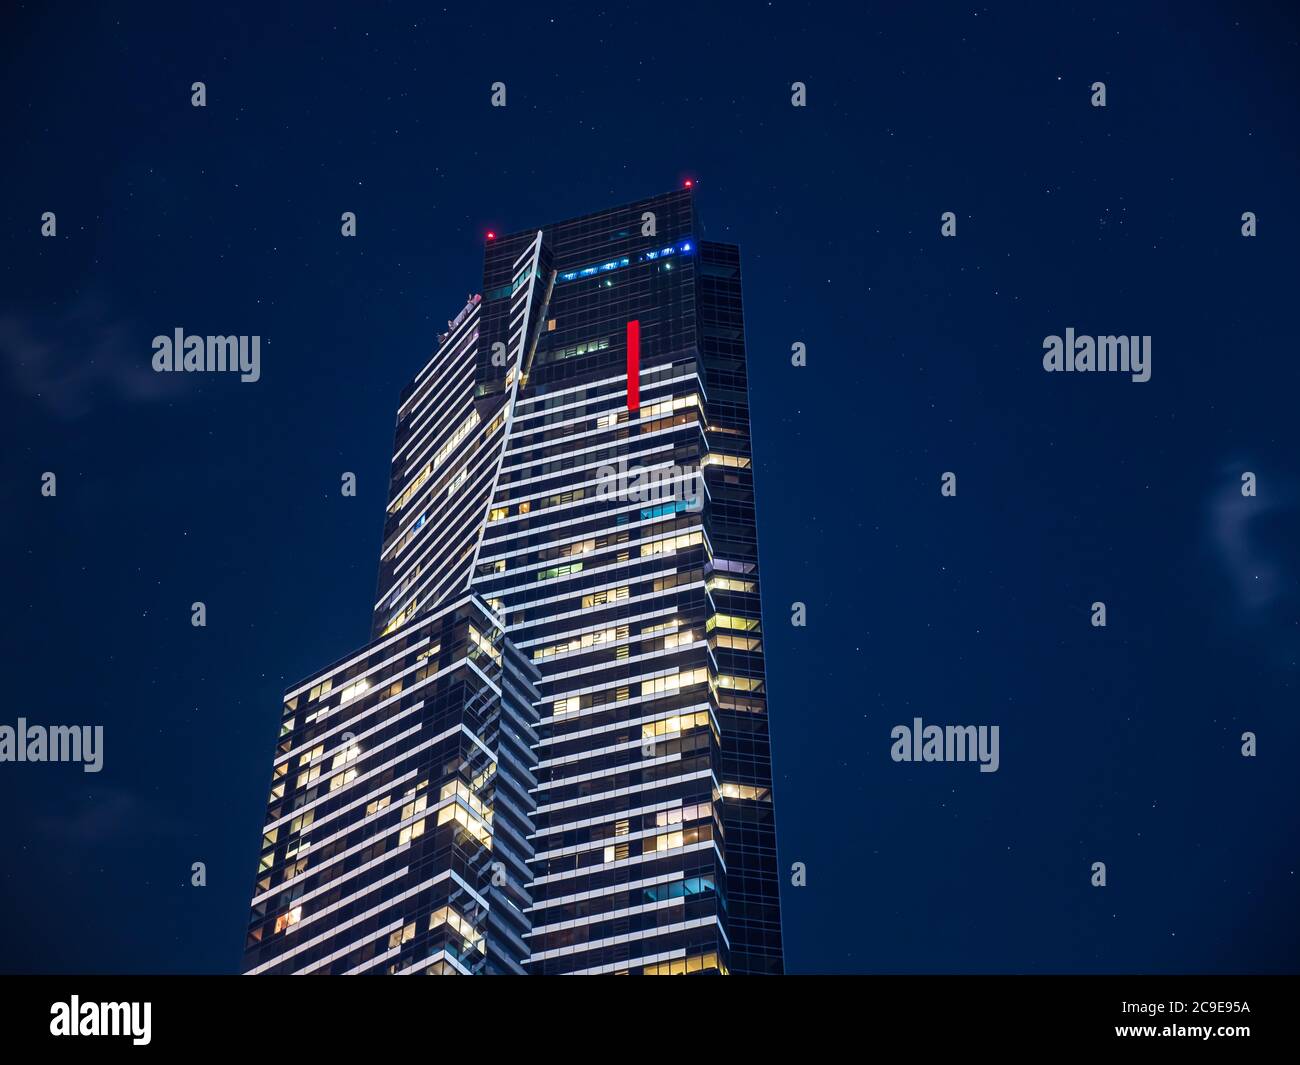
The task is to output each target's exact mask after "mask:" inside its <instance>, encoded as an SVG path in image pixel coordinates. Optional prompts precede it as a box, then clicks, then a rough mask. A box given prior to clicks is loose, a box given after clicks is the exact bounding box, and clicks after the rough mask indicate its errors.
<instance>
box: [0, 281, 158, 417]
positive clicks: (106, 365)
mask: <svg viewBox="0 0 1300 1065" xmlns="http://www.w3.org/2000/svg"><path fill="white" fill-rule="evenodd" d="M141 335H142V334H141V333H140V331H139V330H137V329H134V328H132V327H131V326H130V325H129V324H127V323H126V322H123V321H122V320H120V319H118V318H116V317H114V315H113V314H112V312H111V310H110V305H109V301H108V300H106V299H105V298H104V297H102V296H99V295H89V296H83V297H80V298H78V299H77V300H76V301H75V302H74V303H72V304H71V306H70V307H69V308H68V309H67V310H65V311H62V312H55V313H52V314H50V315H48V316H44V317H37V316H34V315H30V314H20V313H17V312H13V311H6V312H3V313H0V362H2V363H3V365H4V367H5V370H6V372H7V373H8V375H9V377H10V379H11V380H12V382H13V385H14V387H15V389H16V390H17V391H18V392H19V393H20V394H22V395H25V396H28V397H30V398H31V399H34V400H36V401H37V402H39V403H41V404H42V405H43V406H44V407H45V408H46V409H47V410H49V411H50V412H51V413H52V414H54V415H55V416H56V417H58V418H61V419H63V420H65V421H71V420H74V419H77V418H81V417H84V416H85V415H87V414H89V413H90V412H91V411H92V410H94V409H96V408H97V407H100V406H107V405H111V404H114V403H151V402H155V401H158V400H163V399H168V398H171V397H172V396H175V395H177V394H178V393H180V392H182V391H183V390H184V384H183V382H182V381H181V380H180V375H177V374H159V373H154V372H153V369H152V367H151V365H150V361H149V360H150V357H151V354H152V351H151V348H150V346H149V342H148V338H146V339H145V340H144V341H142V340H141Z"/></svg>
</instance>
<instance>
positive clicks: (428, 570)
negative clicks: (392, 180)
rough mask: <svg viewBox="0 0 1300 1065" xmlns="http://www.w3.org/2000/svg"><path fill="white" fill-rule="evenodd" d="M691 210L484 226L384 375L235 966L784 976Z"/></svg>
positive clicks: (723, 389) (720, 284) (758, 732)
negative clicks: (357, 561) (375, 457)
mask: <svg viewBox="0 0 1300 1065" xmlns="http://www.w3.org/2000/svg"><path fill="white" fill-rule="evenodd" d="M699 234H700V227H699V224H698V221H697V218H696V215H695V204H694V194H693V192H692V191H690V190H681V191H679V192H674V193H669V194H666V195H662V196H656V197H653V198H651V199H648V200H644V201H640V202H638V203H634V204H630V205H627V206H624V207H619V208H615V209H612V210H606V211H601V212H598V213H596V214H592V215H587V216H584V217H582V218H577V219H573V220H571V221H567V222H562V223H557V224H554V225H547V226H543V227H542V228H541V229H531V230H526V231H523V232H521V233H517V234H514V235H510V236H505V237H502V238H500V239H497V240H493V241H490V242H489V243H488V245H487V250H486V254H485V261H484V279H483V289H482V294H481V296H478V297H474V298H471V300H470V301H469V302H468V303H467V304H466V305H465V307H464V309H463V310H462V311H461V312H460V313H459V314H458V315H457V316H456V318H455V319H454V320H453V321H451V322H449V323H448V332H447V333H446V334H445V335H444V336H442V337H440V338H439V341H440V342H439V346H438V349H437V351H436V353H435V354H434V356H433V358H432V359H431V360H430V362H429V363H428V364H427V365H426V366H425V367H424V368H423V369H422V370H421V371H420V373H419V374H417V376H416V377H415V379H414V381H413V382H412V383H411V385H410V386H408V388H407V389H406V390H405V391H404V393H403V396H402V400H401V406H400V408H399V411H398V427H397V436H396V443H395V447H394V459H393V467H392V479H391V486H390V494H389V499H390V502H389V505H388V518H387V523H386V525H385V530H384V545H383V550H382V554H381V562H380V577H379V591H378V600H377V602H376V604H375V608H374V621H373V633H372V635H373V638H374V642H373V643H372V644H371V645H369V646H368V647H367V648H365V649H363V650H362V651H360V652H358V653H357V654H355V655H353V656H350V657H349V658H348V659H346V660H345V661H343V662H341V663H339V664H337V665H336V666H334V667H331V669H330V670H329V671H326V672H325V673H322V674H321V675H319V676H318V677H314V678H312V679H311V680H310V681H308V682H305V683H304V684H303V685H299V686H296V687H295V688H294V689H293V690H292V691H290V692H289V693H288V694H287V697H286V703H285V707H286V709H285V723H284V726H283V729H282V738H281V742H280V747H279V748H278V751H277V756H276V769H275V777H274V778H273V790H272V793H271V800H270V810H269V812H268V818H267V824H266V832H265V836H264V854H263V858H262V865H261V868H260V869H259V879H258V883H257V888H256V891H255V896H254V911H253V921H252V924H251V926H250V933H249V945H248V957H247V965H246V968H247V969H248V970H250V971H275V972H296V971H320V972H361V971H366V972H374V971H381V972H382V971H393V972H425V971H436V972H446V971H455V972H477V971H491V972H517V971H520V969H522V970H524V971H527V972H531V973H548V974H549V973H623V972H627V973H633V974H635V973H647V974H672V973H679V972H681V973H694V972H702V973H707V972H737V973H739V972H753V973H779V972H781V971H782V953H781V938H780V911H779V896H778V881H777V867H776V845H775V827H774V819H773V805H772V786H771V760H770V744H769V737H768V723H767V699H766V688H765V680H764V669H763V651H762V646H763V644H762V639H763V636H762V622H761V611H760V607H759V602H760V601H759V567H758V551H757V541H756V535H755V518H754V491H753V471H752V466H751V451H750V432H749V407H748V394H747V379H746V372H745V348H744V322H743V317H742V309H741V288H740V259H739V253H738V250H737V249H736V248H735V247H734V246H731V245H725V244H717V243H712V242H708V241H703V240H701V239H700V236H699ZM380 803H382V804H383V805H382V806H381V805H379V804H380ZM399 813H400V815H401V816H400V817H399V816H397V815H398V814H399ZM416 825H419V826H421V827H420V834H419V835H415V834H413V831H412V830H413V828H414V826H416Z"/></svg>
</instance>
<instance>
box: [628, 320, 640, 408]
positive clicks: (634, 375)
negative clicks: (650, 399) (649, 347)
mask: <svg viewBox="0 0 1300 1065" xmlns="http://www.w3.org/2000/svg"><path fill="white" fill-rule="evenodd" d="M640 408H641V323H640V322H638V321H632V322H628V323H627V409H628V410H639V409H640Z"/></svg>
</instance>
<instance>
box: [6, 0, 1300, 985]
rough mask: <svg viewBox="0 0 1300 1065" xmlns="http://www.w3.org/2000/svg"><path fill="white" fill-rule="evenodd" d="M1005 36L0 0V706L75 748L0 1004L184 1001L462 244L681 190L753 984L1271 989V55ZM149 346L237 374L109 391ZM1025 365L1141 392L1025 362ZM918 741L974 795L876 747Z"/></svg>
mask: <svg viewBox="0 0 1300 1065" xmlns="http://www.w3.org/2000/svg"><path fill="white" fill-rule="evenodd" d="M372 6H373V7H374V9H373V10H371V7H372ZM1062 6H1063V5H1056V4H1052V5H1029V4H1026V5H1015V6H1011V7H1007V6H1001V5H999V6H996V7H989V8H985V7H982V6H978V7H973V6H971V5H962V6H956V5H954V6H935V5H920V4H917V5H902V4H894V5H882V6H881V7H880V8H873V9H867V8H865V7H864V6H863V5H857V4H854V5H849V4H834V5H832V4H823V5H806V4H793V3H780V2H778V3H770V4H763V3H754V4H746V5H736V6H735V7H734V8H732V9H731V10H729V11H727V12H726V13H723V12H722V11H721V8H720V7H717V6H715V5H703V4H653V5H650V4H644V5H636V9H635V10H625V9H623V8H622V7H621V6H620V7H619V8H609V9H605V10H601V9H600V8H598V7H593V6H590V5H586V6H582V7H577V6H575V7H572V8H570V7H568V6H565V7H564V8H563V9H558V8H550V9H549V10H548V5H539V4H524V5H517V10H516V9H515V6H514V5H492V6H489V7H487V8H484V7H482V6H480V5H462V6H457V7H452V8H449V9H440V8H436V7H426V6H425V5H411V6H409V7H408V6H406V5H382V6H380V5H365V10H364V11H359V10H355V9H354V7H355V6H354V5H342V4H340V5H333V4H328V3H323V4H312V5H303V6H302V7H295V8H283V7H280V6H279V5H276V4H260V5H257V6H256V7H250V8H249V12H248V14H247V15H240V16H238V17H237V16H235V15H231V14H227V13H225V12H224V11H221V10H218V9H219V8H221V7H224V5H204V7H205V10H203V11H201V12H188V13H181V12H178V11H176V10H174V5H162V4H157V5H154V4H143V3H141V4H129V5H127V4H123V5H113V6H109V5H104V6H100V5H96V6H95V7H93V8H78V7H64V6H61V5H47V4H33V3H27V4H19V5H13V6H11V7H10V8H9V10H8V11H7V13H6V15H5V16H4V20H5V21H4V23H3V32H2V33H0V50H2V51H3V64H2V65H0V69H2V73H0V78H2V79H3V84H2V86H0V88H2V93H0V95H2V96H3V99H4V108H3V115H2V117H0V132H2V137H3V140H2V143H3V145H4V152H3V158H4V161H3V165H2V166H0V189H2V191H3V195H2V196H0V252H2V254H0V269H2V271H3V273H2V274H0V277H2V279H3V281H2V284H0V380H2V381H3V388H4V395H5V400H4V408H3V410H4V418H3V426H4V440H5V442H4V446H3V457H4V502H5V513H4V517H5V520H4V521H3V523H0V530H2V531H0V535H2V536H3V541H2V543H0V547H2V548H3V553H2V555H0V557H3V559H4V570H5V579H4V595H3V607H4V610H3V617H4V622H5V624H4V629H5V637H4V640H3V647H4V658H5V670H4V677H5V688H6V692H7V695H8V698H7V699H6V700H5V706H6V709H5V710H4V712H3V714H0V724H8V725H11V726H12V725H14V724H15V722H16V720H17V719H18V718H19V717H25V718H27V719H28V721H29V722H31V723H34V724H45V725H50V724H101V725H103V726H104V729H105V741H104V743H105V750H104V769H103V771H102V772H100V773H99V774H97V775H92V774H86V773H83V772H82V771H81V769H80V767H79V766H75V765H66V764H64V765H32V764H21V765H18V764H0V803H2V804H3V805H2V806H0V809H2V810H3V816H2V817H0V870H2V872H3V877H2V879H0V884H2V889H3V898H2V899H0V967H2V968H3V969H4V970H6V971H57V972H67V971H92V972H100V971H128V972H141V971H162V972H233V971H235V970H236V969H237V967H238V964H239V959H240V955H241V951H242V946H243V937H244V930H245V926H246V918H247V905H248V899H249V896H250V892H251V887H252V882H253V877H254V872H255V866H256V861H257V854H258V842H259V833H260V828H261V823H262V815H263V810H264V800H265V798H266V792H267V788H268V780H269V774H270V766H271V757H272V749H273V745H274V742H275V736H276V731H277V724H278V719H279V709H280V694H281V692H282V690H283V689H284V688H285V687H286V686H287V685H289V684H291V683H293V682H295V681H297V680H298V679H300V678H302V677H303V676H305V675H307V674H308V673H310V672H311V671H313V670H316V669H318V668H320V667H322V666H324V665H326V664H328V663H329V662H332V661H334V660H335V659H337V658H339V657H340V656H342V655H344V654H345V653H347V652H349V651H351V650H353V649H354V648H356V647H358V646H360V645H362V644H363V643H364V642H365V641H366V639H367V635H368V629H369V622H370V607H371V604H372V602H373V598H374V590H375V577H376V564H377V558H378V551H379V544H380V534H381V530H382V525H383V517H384V502H385V491H386V481H387V474H388V462H389V458H390V444H391V441H392V433H393V423H394V418H395V413H396V408H397V402H398V394H399V391H400V389H401V387H402V386H403V384H405V383H406V381H407V380H409V379H410V378H411V377H412V376H413V374H414V373H415V372H416V371H417V370H418V369H419V368H420V367H421V366H422V365H423V363H424V361H425V360H426V359H427V358H428V357H429V354H430V353H431V351H432V347H433V345H434V343H435V335H436V334H437V333H438V332H439V331H442V330H444V329H445V328H446V321H447V319H448V318H450V317H452V316H453V315H455V314H456V312H457V311H459V309H460V308H461V306H462V305H463V304H464V302H465V296H466V294H467V293H469V292H473V291H477V289H478V286H479V280H480V277H481V264H482V244H483V239H484V234H485V232H486V231H487V230H489V229H497V230H502V231H513V230H517V229H521V228H523V227H526V226H532V225H538V224H541V223H544V222H547V221H551V220H556V219H562V218H567V217H572V216H575V215H579V214H584V213H587V212H590V211H594V210H598V209H600V208H603V207H606V206H613V205H616V204H620V203H624V202H629V201H632V200H635V199H638V198H641V197H645V196H648V195H652V194H654V193H657V192H661V191H666V190H668V189H671V188H676V187H678V186H679V185H680V184H681V183H682V182H683V181H684V180H685V179H687V178H692V179H697V180H698V182H699V190H698V197H697V202H698V206H699V210H700V213H701V216H702V219H703V224H704V230H703V232H702V233H700V234H698V235H699V236H702V237H707V238H712V239H716V240H723V241H732V242H735V243H737V244H739V245H740V246H741V250H742V261H743V269H744V283H745V303H746V317H747V337H748V351H749V365H750V389H751V402H752V416H753V433H754V451H755V455H756V468H757V493H758V508H759V533H760V545H761V552H762V565H763V571H762V572H763V580H764V592H765V594H764V608H765V625H764V629H765V633H766V648H767V666H768V679H769V691H770V705H771V715H772V728H773V737H774V739H773V757H774V760H775V783H776V800H777V819H778V833H779V846H780V852H781V855H780V857H781V868H782V869H783V870H786V871H787V873H786V874H785V875H784V876H783V880H784V885H785V886H784V888H783V911H784V931H785V944H786V959H787V967H788V969H789V970H790V971H792V972H1074V971H1082V972H1199V971H1212V972H1242V971H1265V972H1275V971H1294V970H1296V969H1297V960H1298V959H1300V907H1298V906H1297V899H1298V898H1300V854H1298V853H1297V850H1298V845H1300V832H1298V829H1300V809H1298V808H1297V798H1298V797H1300V789H1297V786H1296V780H1297V772H1296V768H1295V766H1294V764H1293V763H1294V760H1295V758H1296V756H1297V752H1300V727H1298V726H1297V657H1298V655H1300V587H1298V585H1297V580H1298V578H1300V551H1298V550H1297V544H1298V543H1300V470H1298V469H1297V460H1298V459H1300V418H1298V417H1297V414H1296V395H1297V393H1296V387H1297V383H1298V379H1300V373H1298V371H1297V366H1296V343H1295V322H1296V314H1295V308H1296V293H1297V269H1296V248H1297V240H1298V238H1300V216H1298V212H1300V199H1298V198H1297V193H1298V190H1300V159H1298V151H1300V123H1298V122H1297V118H1298V115H1297V111H1298V109H1300V92H1297V82H1298V81H1300V78H1298V77H1297V70H1300V62H1298V60H1300V48H1298V46H1297V39H1298V33H1297V16H1296V14H1295V12H1294V11H1293V10H1289V9H1288V6H1287V5H1284V4H1278V5H1276V6H1272V5H1266V4H1252V5H1232V4H1226V3H1225V4H1219V5H1193V4H1173V3H1170V4H1158V5H1157V4H1133V3H1125V4H1116V5H1108V4H1100V3H1088V4H1077V5H1069V7H1070V8H1071V10H1069V11H1068V12H1063V11H1060V10H1057V8H1060V7H1062ZM1239 7H1240V8H1243V10H1236V9H1237V8H1239ZM1049 9H1050V10H1049ZM195 81H203V82H205V84H206V87H207V106H206V107H205V108H195V107H192V106H191V104H190V96H191V91H190V86H191V84H192V83H193V82H195ZM495 81H503V82H505V84H506V86H507V93H508V96H507V101H508V103H507V106H506V107H505V108H492V107H491V106H490V87H491V84H492V83H493V82H495ZM795 81H803V82H805V83H806V85H807V106H806V107H804V108H795V107H792V106H791V102H790V98H791V83H792V82H795ZM1095 81H1103V82H1104V83H1105V84H1106V92H1107V106H1106V107H1104V108H1098V107H1093V106H1092V105H1091V103H1090V98H1091V96H1092V90H1091V86H1092V83H1093V82H1095ZM46 211H53V212H55V214H56V217H57V236H56V237H53V238H43V237H42V236H41V233H40V228H41V215H42V213H43V212H46ZM344 211H354V212H356V214H357V218H358V236H357V237H356V238H355V239H345V238H343V237H342V236H341V235H340V221H339V219H340V215H341V214H342V212H344ZM945 211H952V212H954V213H955V214H956V216H957V220H958V221H957V226H958V231H957V236H956V237H955V238H951V239H945V238H943V237H941V235H940V216H941V214H942V213H943V212H945ZM1245 211H1252V212H1254V213H1255V214H1256V216H1257V219H1258V223H1257V224H1258V236H1257V237H1255V238H1244V237H1243V236H1242V234H1241V225H1242V223H1241V216H1242V213H1243V212H1245ZM178 327H180V328H184V329H186V330H188V331H190V332H194V333H203V334H207V333H222V334H224V333H230V334H249V335H252V334H257V335H260V336H261V337H262V339H263V342H262V377H261V380H260V381H258V382H257V383H255V384H241V383H240V382H239V381H238V380H237V379H236V378H235V377H234V376H212V375H201V374H191V375H183V374H172V375H160V374H155V373H154V372H153V371H152V370H151V368H150V358H151V355H152V348H151V340H152V338H153V337H154V336H155V335H158V334H170V333H171V332H172V331H173V330H174V329H176V328H178ZM1068 327H1072V328H1074V329H1075V330H1076V331H1077V332H1078V333H1080V334H1111V333H1122V334H1138V335H1150V336H1151V337H1152V360H1153V361H1152V377H1151V380H1150V381H1149V382H1147V383H1134V382H1132V381H1130V380H1129V379H1128V377H1127V376H1122V375H1118V374H1069V375H1067V374H1048V373H1045V372H1044V371H1043V368H1042V353H1043V347H1042V345H1043V338H1044V337H1046V336H1048V335H1051V334H1062V333H1064V331H1065V329H1066V328H1068ZM796 341H801V342H803V343H805V344H806V345H807V350H808V365H807V366H806V367H802V368H798V367H793V366H791V364H790V351H791V345H792V344H793V343H795V342H796ZM45 471H52V472H54V473H56V475H57V478H58V481H57V485H58V494H57V496H56V497H54V498H43V497H42V496H41V493H40V487H41V475H42V473H43V472H45ZM345 471H352V472H355V473H356V474H357V478H358V492H357V496H356V497H355V498H344V497H342V496H341V494H340V478H341V475H342V474H343V473H344V472H345ZM945 471H952V472H955V473H956V474H957V477H958V494H957V496H956V497H955V498H943V497H941V495H940V491H939V488H940V475H941V474H942V473H943V472H945ZM1246 471H1250V472H1253V473H1255V474H1256V475H1257V478H1258V495H1257V496H1256V497H1255V498H1244V497H1243V496H1242V494H1241V491H1240V484H1241V475H1242V473H1243V472H1246ZM796 600H797V601H802V602H804V603H806V604H807V608H808V625H807V627H806V628H796V627H793V626H791V625H790V624H789V619H790V604H791V603H792V602H794V601H796ZM195 601H202V602H204V603H205V604H206V606H207V614H208V618H207V620H208V624H207V627H206V628H195V627H193V626H192V625H191V624H190V617H191V613H190V605H191V603H193V602H195ZM1094 601H1104V602H1105V603H1106V607H1107V626H1106V627H1105V628H1095V627H1093V626H1092V624H1091V623H1090V607H1091V604H1092V603H1093V602H1094ZM918 716H919V717H921V718H922V719H923V720H924V721H925V722H926V723H935V724H990V725H992V724H996V725H998V726H1000V733H1001V767H1000V769H999V771H998V772H996V773H989V774H981V773H979V772H978V771H977V769H976V767H975V766H973V765H969V764H966V765H951V764H921V765H904V764H896V763H894V762H893V761H891V759H890V756H889V748H890V735H889V734H890V730H891V729H892V728H893V726H895V725H897V724H901V723H908V724H910V723H911V721H912V719H913V718H914V717H918ZM1247 730H1249V731H1254V732H1255V733H1256V734H1257V736H1258V745H1259V746H1258V752H1259V753H1258V756H1257V757H1255V758H1245V757H1243V756H1242V754H1241V750H1240V748H1241V739H1240V737H1241V734H1242V733H1243V732H1244V731H1247ZM196 861H202V862H204V863H206V868H207V886H206V887H193V886H191V884H190V879H191V865H192V863H193V862H196ZM1096 861H1103V862H1105V863H1106V868H1107V886H1106V887H1104V888H1095V887H1092V886H1091V883H1090V881H1091V867H1092V863H1093V862H1096ZM794 862H804V863H806V866H807V871H808V873H807V875H808V884H807V886H806V887H799V888H796V887H791V886H789V875H788V870H789V868H790V866H791V865H792V863H794Z"/></svg>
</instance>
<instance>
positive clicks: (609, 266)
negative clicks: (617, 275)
mask: <svg viewBox="0 0 1300 1065" xmlns="http://www.w3.org/2000/svg"><path fill="white" fill-rule="evenodd" d="M694 250H695V241H694V240H692V239H691V238H690V237H687V238H686V239H685V240H680V241H678V242H677V243H676V244H668V245H665V246H664V247H662V248H655V249H654V250H652V251H645V252H642V253H641V254H640V255H638V256H637V257H636V261H637V262H638V263H651V262H655V261H657V260H659V259H667V258H668V257H669V256H670V255H690V254H691V252H693V251H694ZM631 265H632V260H631V259H629V258H627V257H626V256H624V257H623V258H622V259H610V260H609V261H608V262H604V263H597V264H596V265H595V266H584V267H583V268H582V269H581V270H566V271H565V272H564V273H562V274H560V275H559V277H558V278H557V280H559V281H581V280H582V279H583V278H584V277H595V276H596V275H597V274H603V273H607V272H608V271H610V270H619V269H621V268H622V267H624V266H631Z"/></svg>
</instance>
